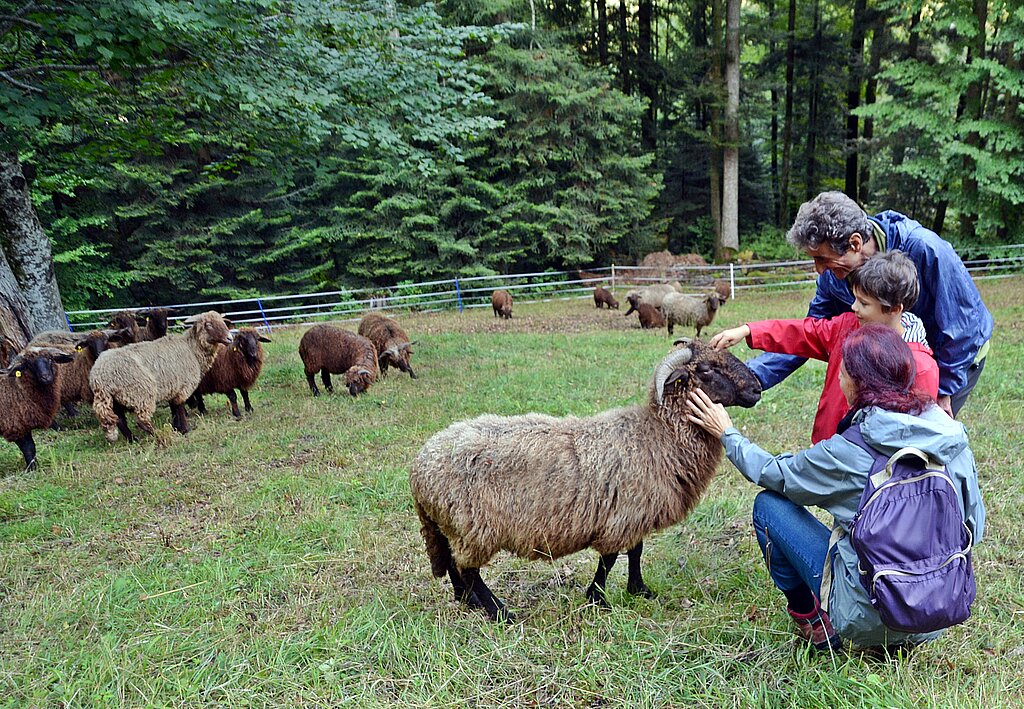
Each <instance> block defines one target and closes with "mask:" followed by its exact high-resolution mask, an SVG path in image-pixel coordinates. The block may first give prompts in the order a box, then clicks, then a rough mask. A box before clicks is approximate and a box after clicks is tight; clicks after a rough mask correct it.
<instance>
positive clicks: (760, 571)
mask: <svg viewBox="0 0 1024 709" xmlns="http://www.w3.org/2000/svg"><path fill="white" fill-rule="evenodd" d="M980 288H981V290H982V293H983V295H984V297H985V300H986V302H987V303H988V305H989V307H990V309H991V310H992V311H993V314H994V315H995V317H996V322H997V330H996V335H995V338H994V342H993V350H992V354H991V356H990V358H989V363H988V365H987V368H986V370H985V372H984V374H983V376H982V379H981V382H980V384H979V386H978V388H977V390H976V391H975V393H974V395H973V396H972V398H971V400H970V401H969V402H968V405H967V407H966V408H965V409H964V411H963V412H962V415H961V419H962V420H963V422H964V423H965V424H966V426H967V427H968V430H969V431H970V433H971V440H972V445H973V448H974V451H975V455H976V456H977V460H978V464H979V470H980V477H981V480H982V489H983V493H984V497H985V502H986V505H987V508H988V528H987V537H986V539H985V541H984V543H983V544H981V545H980V546H978V547H977V548H976V553H975V558H974V563H975V569H976V573H977V579H978V599H977V601H976V603H975V606H974V617H972V618H971V619H970V620H969V621H968V622H967V623H966V624H965V625H963V626H961V627H958V628H955V629H953V630H952V631H950V632H949V633H947V634H946V635H945V636H944V637H943V638H941V639H940V640H939V641H937V642H935V643H933V644H931V645H929V646H927V647H923V648H921V649H919V650H917V651H916V652H914V653H912V654H911V655H909V656H905V657H901V658H899V659H875V658H871V657H867V656H864V655H862V654H848V655H840V656H837V657H828V656H819V655H812V654H809V653H808V652H806V651H805V649H804V648H803V647H801V646H799V645H797V644H796V643H795V642H794V637H793V635H792V634H791V629H790V624H789V619H788V617H787V616H786V615H785V612H784V610H783V606H784V603H783V600H782V597H781V596H780V595H779V594H777V593H776V592H775V591H774V590H773V588H772V586H771V582H770V580H769V578H768V575H767V573H766V572H765V570H764V568H763V564H762V562H761V559H760V554H759V551H758V549H757V545H756V542H755V540H754V537H753V533H752V528H751V525H750V517H749V512H750V506H751V502H752V500H753V497H754V494H755V492H756V490H755V489H754V488H753V486H751V485H750V484H749V483H747V482H746V481H745V480H744V479H743V478H742V477H741V476H740V475H739V473H737V472H736V471H735V470H734V469H733V468H732V467H731V465H729V464H728V462H724V463H723V464H722V467H721V469H720V471H719V475H718V477H717V478H716V479H715V481H714V482H713V483H712V486H711V488H710V490H709V492H708V493H707V495H706V496H705V498H704V500H703V501H702V502H701V504H700V505H699V506H698V508H697V509H696V510H695V511H694V513H693V514H692V515H691V516H690V517H689V518H688V519H687V520H686V521H684V522H683V523H682V524H680V525H678V526H676V527H673V528H671V529H668V530H665V531H664V532H661V533H659V534H657V535H654V536H653V537H651V538H650V539H649V540H648V542H647V545H646V553H645V557H644V558H645V576H646V580H647V582H648V584H649V585H650V586H651V587H652V588H653V589H654V590H655V591H656V592H657V593H658V597H657V598H656V599H655V600H653V601H647V600H640V599H634V598H632V597H631V596H628V595H626V594H625V593H624V587H625V570H624V568H619V567H616V569H615V570H614V571H613V572H612V576H611V578H610V580H609V594H610V599H611V601H612V604H613V606H614V608H613V609H612V610H610V611H601V610H598V609H595V608H592V607H590V606H587V605H585V604H584V602H583V600H584V597H583V590H584V588H585V587H586V585H587V584H588V583H589V582H590V579H591V577H592V575H593V571H594V568H595V564H596V561H597V556H596V554H595V553H593V552H590V551H587V552H582V553H579V554H576V555H573V556H570V557H566V558H563V559H559V560H557V561H555V562H554V563H553V564H544V563H538V562H526V561H522V560H519V559H515V558H511V557H509V556H507V555H501V556H499V557H497V558H496V559H495V562H494V563H493V564H492V565H491V566H490V567H488V568H487V569H485V571H484V576H485V578H486V579H487V581H488V583H489V584H490V586H491V588H492V589H493V590H494V591H495V593H496V594H497V595H498V596H499V597H501V598H502V599H504V600H505V601H506V602H507V603H508V604H509V606H510V607H511V608H512V609H513V610H515V611H516V613H517V615H518V622H517V623H516V624H514V625H511V626H505V625H498V624H494V623H491V622H488V621H487V620H486V618H485V617H484V616H483V615H482V614H481V613H479V612H473V611H468V610H466V609H464V608H462V607H459V606H458V605H456V604H455V603H454V602H453V601H452V599H451V591H450V587H449V586H448V585H447V581H445V583H444V584H441V583H440V582H438V581H436V580H434V579H433V578H432V577H431V576H430V569H429V565H428V563H427V559H426V556H425V554H424V551H423V546H422V542H421V539H420V537H419V533H418V523H417V520H416V518H415V514H414V512H413V510H412V504H411V499H410V495H409V490H408V480H407V475H408V472H407V471H408V464H409V461H410V460H411V459H412V457H413V456H414V455H415V454H416V452H417V451H418V449H419V447H420V446H421V445H422V443H423V441H425V440H426V439H427V438H428V437H429V436H430V435H431V434H432V433H434V432H435V431H437V430H439V429H441V428H443V427H445V426H446V425H448V424H449V423H450V422H452V421H454V420H457V419H461V418H466V417H470V416H474V415H476V414H479V413H484V412H493V413H499V414H514V413H522V412H527V411H538V412H544V413H550V414H554V415H566V414H574V415H587V414H591V413H594V412H597V411H600V410H603V409H606V408H610V407H614V406H620V405H625V404H630V403H637V402H640V401H641V400H642V398H643V397H644V396H645V393H646V391H647V386H648V382H649V380H650V376H651V373H652V371H653V367H654V365H655V364H656V363H657V362H658V361H659V360H660V359H661V357H662V356H663V355H664V354H665V353H666V352H667V350H668V349H669V346H670V342H671V341H670V340H669V339H668V338H667V337H666V336H665V333H664V331H658V332H650V331H641V330H639V329H636V325H635V322H636V321H635V319H634V318H630V319H628V320H627V319H626V318H623V317H622V315H621V311H620V312H619V313H616V312H606V311H600V312H598V311H595V310H594V309H593V307H592V303H591V302H589V301H583V300H580V301H559V302H551V303H539V304H520V305H517V306H516V314H515V318H514V319H513V320H511V321H496V320H495V319H494V318H493V317H492V316H491V313H490V311H489V310H486V311H485V310H475V311H467V312H466V313H464V314H462V315H459V314H457V313H443V314H422V315H414V316H398V317H399V320H400V322H401V323H402V324H403V325H404V326H405V327H406V329H407V330H408V331H409V333H410V334H411V335H412V336H413V337H414V338H415V339H417V340H418V345H417V348H416V354H415V356H414V360H413V361H414V365H415V366H416V369H417V372H418V373H419V375H420V378H419V379H418V380H415V381H413V380H411V379H409V378H408V377H407V376H404V375H401V374H400V373H396V372H395V373H392V374H391V376H390V377H388V378H387V379H386V380H385V381H382V382H379V383H378V384H376V385H375V386H374V387H373V388H372V389H370V391H369V392H368V394H367V395H365V396H362V397H360V398H359V399H352V398H351V397H349V396H348V395H347V394H345V395H340V394H336V395H333V396H331V395H326V396H322V397H320V398H319V399H313V398H312V397H311V396H310V394H309V390H308V388H307V386H306V383H305V379H304V377H303V375H302V367H301V362H300V360H299V358H298V354H297V344H298V339H299V337H300V335H301V331H300V330H278V331H275V333H274V334H273V337H274V342H273V343H272V344H270V345H267V349H268V361H267V365H266V367H265V369H264V374H263V376H262V379H261V383H260V386H259V388H258V390H257V391H256V392H255V393H254V395H253V404H254V406H255V409H256V410H255V413H254V414H253V415H252V416H249V417H247V418H246V419H245V420H243V421H241V422H236V421H234V420H233V419H232V418H231V416H230V414H229V412H228V410H227V408H226V400H225V399H224V397H219V396H218V397H210V398H208V400H207V406H208V408H209V413H208V414H207V416H206V417H205V418H200V417H195V416H193V418H192V424H193V425H194V426H195V430H194V431H193V432H192V433H190V434H189V435H188V437H186V438H182V437H180V436H177V435H175V434H173V433H172V432H171V429H170V424H169V417H168V415H167V411H166V409H165V410H163V411H162V412H160V413H159V414H158V417H157V424H158V426H160V427H161V428H160V430H159V432H158V433H159V435H158V436H156V437H155V438H145V439H143V441H142V442H141V443H138V444H134V445H128V444H126V443H125V442H124V441H123V440H122V441H119V442H118V443H117V444H114V445H107V444H106V443H105V442H104V440H103V437H102V434H101V432H100V430H99V428H98V426H97V425H96V422H95V419H94V418H93V417H92V415H91V413H90V412H85V413H83V414H82V415H80V416H79V419H78V420H76V421H72V422H70V423H67V424H65V426H64V430H62V431H60V432H52V431H48V432H42V433H38V434H37V445H38V447H39V454H40V467H39V469H38V470H37V471H36V472H33V473H27V474H26V473H23V472H21V458H20V455H19V454H18V450H17V448H16V447H15V446H14V445H12V444H4V445H3V447H0V706H133V707H140V706H201V705H211V704H223V705H230V706H266V705H286V704H294V705H301V706H336V705H339V704H351V705H355V706H473V707H490V706H538V705H543V706H559V707H561V706H567V707H602V706H628V707H729V706H744V707H747V706H750V707H755V706H756V707H820V706H836V707H840V706H842V707H865V706H867V707H908V706H923V707H924V706H934V707H986V708H988V707H1000V706H1007V707H1009V706H1019V705H1020V699H1019V697H1020V696H1021V695H1022V691H1024V632H1022V631H1024V575H1022V571H1024V535H1022V534H1021V531H1020V530H1021V525H1022V524H1024V509H1022V501H1024V496H1022V490H1024V455H1022V454H1024V446H1022V436H1021V429H1022V425H1024V413H1022V411H1024V378H1022V377H1021V375H1020V371H1021V370H1022V368H1024V324H1022V321H1024V278H1020V277H1018V278H1012V279H1006V280H1000V281H988V282H983V283H982V284H980ZM619 295H620V296H621V293H620V294H619ZM809 297H810V293H809V291H800V292H792V293H782V294H771V295H766V294H763V293H762V294H756V295H754V294H748V293H744V294H741V297H739V298H737V299H736V300H733V301H730V302H729V303H728V304H727V305H726V306H725V307H724V308H723V310H722V311H721V313H720V315H719V318H718V320H716V322H715V323H714V324H713V325H712V326H711V328H710V333H713V332H716V331H718V330H719V329H721V328H724V327H727V326H731V325H736V324H739V323H741V322H744V321H747V320H751V319H759V318H764V317H797V316H800V315H801V314H802V313H804V312H805V311H806V304H807V301H808V299H809ZM349 327H351V328H352V329H354V325H349ZM710 333H709V334H710ZM684 334H692V331H687V332H686V333H684ZM735 352H736V354H737V355H738V356H739V357H740V358H741V359H745V358H747V357H748V356H750V353H749V352H748V351H747V350H746V348H745V347H744V346H740V347H738V348H736V350H735ZM823 372H824V368H823V367H822V366H821V365H820V364H816V363H815V364H808V365H807V366H805V367H803V368H802V369H801V370H799V371H798V372H797V373H796V374H795V375H793V376H792V377H790V379H788V380H787V381H786V382H784V383H783V384H782V385H780V386H778V387H776V388H775V389H773V390H771V391H769V392H766V394H765V396H764V399H763V400H762V402H761V403H760V404H758V405H757V406H756V407H755V408H754V409H750V410H745V409H733V410H732V413H733V416H734V419H735V420H736V422H737V425H738V426H740V427H741V428H742V429H743V430H744V431H745V433H747V435H748V436H749V437H750V438H752V439H753V440H755V441H757V442H758V443H761V444H762V445H763V446H765V447H766V448H768V449H770V450H774V451H782V450H792V449H795V448H799V447H803V446H805V445H806V444H807V440H808V437H809V434H810V428H811V419H812V417H813V413H814V409H815V403H816V401H817V397H818V393H819V391H820V382H821V377H822V375H823ZM133 427H134V423H133ZM620 566H621V567H625V564H624V563H623V564H620Z"/></svg>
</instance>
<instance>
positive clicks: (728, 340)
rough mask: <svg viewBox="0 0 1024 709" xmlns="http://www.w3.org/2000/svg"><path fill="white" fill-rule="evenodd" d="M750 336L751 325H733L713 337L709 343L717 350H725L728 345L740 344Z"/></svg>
mask: <svg viewBox="0 0 1024 709" xmlns="http://www.w3.org/2000/svg"><path fill="white" fill-rule="evenodd" d="M748 337H750V326H748V325H740V326H739V327H731V328H729V329H728V330H722V331H721V332H720V333H718V334H717V335H715V336H714V337H712V338H711V342H710V343H709V344H710V345H711V346H712V347H714V348H715V349H716V350H724V349H725V348H727V347H732V346H733V345H738V344H739V343H741V342H743V341H744V340H745V339H747V338H748Z"/></svg>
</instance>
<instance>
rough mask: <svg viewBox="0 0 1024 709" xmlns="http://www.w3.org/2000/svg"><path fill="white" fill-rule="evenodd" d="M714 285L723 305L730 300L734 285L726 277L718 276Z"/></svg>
mask: <svg viewBox="0 0 1024 709" xmlns="http://www.w3.org/2000/svg"><path fill="white" fill-rule="evenodd" d="M712 285H713V287H714V289H715V293H718V298H719V300H721V301H722V305H725V301H727V300H729V298H730V296H732V286H731V285H729V281H727V280H725V279H724V278H716V279H715V282H714V283H713V284H712Z"/></svg>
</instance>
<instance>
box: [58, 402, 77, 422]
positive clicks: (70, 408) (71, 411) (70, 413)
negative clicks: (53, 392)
mask: <svg viewBox="0 0 1024 709" xmlns="http://www.w3.org/2000/svg"><path fill="white" fill-rule="evenodd" d="M61 406H63V407H64V413H65V414H66V415H67V417H68V418H74V417H75V416H78V407H77V406H75V405H74V404H73V403H71V402H70V401H65V402H64V403H63V404H61Z"/></svg>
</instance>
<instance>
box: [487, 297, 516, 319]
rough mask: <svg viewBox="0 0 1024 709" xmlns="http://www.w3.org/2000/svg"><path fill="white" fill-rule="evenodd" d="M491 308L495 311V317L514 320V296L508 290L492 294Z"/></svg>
mask: <svg viewBox="0 0 1024 709" xmlns="http://www.w3.org/2000/svg"><path fill="white" fill-rule="evenodd" d="M491 308H492V309H493V310H494V317H499V316H500V317H502V318H505V319H507V320H511V319H512V294H511V293H509V292H508V291H507V290H496V291H494V292H493V293H491Z"/></svg>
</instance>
